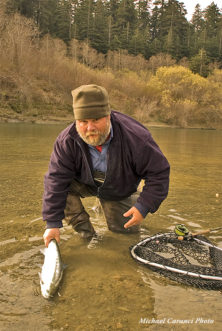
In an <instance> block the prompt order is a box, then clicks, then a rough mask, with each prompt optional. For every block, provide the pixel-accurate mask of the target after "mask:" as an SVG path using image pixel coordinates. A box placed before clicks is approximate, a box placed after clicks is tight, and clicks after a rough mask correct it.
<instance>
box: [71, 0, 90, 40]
mask: <svg viewBox="0 0 222 331" xmlns="http://www.w3.org/2000/svg"><path fill="white" fill-rule="evenodd" d="M93 12H94V0H79V2H78V7H77V8H76V11H75V15H74V23H75V27H76V33H75V36H76V38H77V39H78V40H87V41H89V40H90V37H91V32H92V28H93Z"/></svg>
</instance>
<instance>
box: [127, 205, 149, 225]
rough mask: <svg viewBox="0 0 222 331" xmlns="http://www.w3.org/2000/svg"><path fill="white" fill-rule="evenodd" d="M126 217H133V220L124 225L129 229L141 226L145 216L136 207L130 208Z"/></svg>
mask: <svg viewBox="0 0 222 331" xmlns="http://www.w3.org/2000/svg"><path fill="white" fill-rule="evenodd" d="M123 216H124V217H129V216H132V218H131V219H130V220H129V221H128V222H127V223H126V224H125V225H124V228H125V229H127V228H129V227H130V226H133V225H139V224H140V223H141V222H142V220H143V219H144V217H143V215H142V214H140V212H139V210H138V209H136V207H132V208H130V209H129V210H128V211H127V212H126V213H124V214H123Z"/></svg>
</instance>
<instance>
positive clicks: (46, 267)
mask: <svg viewBox="0 0 222 331" xmlns="http://www.w3.org/2000/svg"><path fill="white" fill-rule="evenodd" d="M42 253H43V254H44V255H45V259H44V264H43V266H42V271H41V274H40V286H41V293H42V296H43V297H44V298H45V299H49V298H51V297H53V295H54V294H55V292H56V290H57V289H58V286H59V283H60V281H61V279H62V275H63V270H64V265H63V263H62V258H61V254H60V251H59V246H58V244H57V241H56V240H54V239H53V240H51V241H50V243H49V245H48V248H45V249H44V251H43V252H42Z"/></svg>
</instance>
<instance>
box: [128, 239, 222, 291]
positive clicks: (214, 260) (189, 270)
mask: <svg viewBox="0 0 222 331" xmlns="http://www.w3.org/2000/svg"><path fill="white" fill-rule="evenodd" d="M208 244H209V245H212V246H209V245H208ZM130 251H131V255H132V257H133V258H134V259H136V260H138V261H139V262H141V263H143V264H145V265H146V266H147V267H149V268H150V269H152V270H153V271H157V272H159V273H160V274H162V275H164V276H167V277H169V278H170V279H172V280H176V281H178V282H182V283H183V284H187V285H193V286H196V287H199V288H206V289H215V290H217V289H222V250H220V249H219V248H218V247H216V246H215V245H213V244H212V243H211V242H210V241H209V240H208V239H207V238H205V237H203V236H197V237H196V239H194V238H190V239H189V240H178V237H177V236H176V235H175V234H174V233H168V234H160V235H156V236H154V237H151V238H148V240H146V239H145V240H143V241H141V242H140V243H138V244H137V245H135V246H133V247H131V248H130ZM220 278H221V279H220Z"/></svg>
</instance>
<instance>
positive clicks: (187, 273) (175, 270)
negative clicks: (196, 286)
mask: <svg viewBox="0 0 222 331" xmlns="http://www.w3.org/2000/svg"><path fill="white" fill-rule="evenodd" d="M165 236H172V233H161V234H157V235H155V236H152V237H148V238H145V239H144V240H142V241H140V242H139V243H137V244H136V245H134V246H133V247H131V248H130V253H131V255H132V257H133V258H134V259H135V260H137V261H138V262H140V263H143V264H145V265H148V266H151V267H155V268H158V269H163V270H167V271H169V272H173V273H177V274H181V275H185V276H189V277H195V278H201V279H205V280H213V281H218V282H222V276H221V277H220V276H214V275H204V274H201V273H196V272H190V271H185V270H181V269H178V268H173V267H170V266H167V265H163V264H159V263H156V262H151V261H149V260H145V259H143V258H141V257H140V256H138V255H137V254H136V252H135V251H136V249H137V247H139V246H142V245H144V244H145V243H147V242H149V241H152V240H157V239H158V238H161V237H165ZM193 240H195V241H196V242H198V243H200V244H202V245H206V246H208V247H213V248H215V249H217V250H219V251H222V248H220V247H217V246H215V245H213V244H210V243H208V242H205V241H203V240H200V239H197V238H195V237H193ZM221 286H222V284H221Z"/></svg>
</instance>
